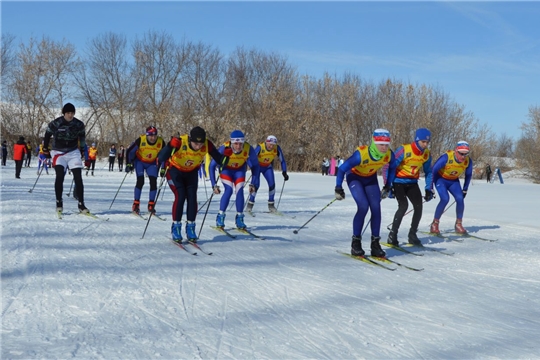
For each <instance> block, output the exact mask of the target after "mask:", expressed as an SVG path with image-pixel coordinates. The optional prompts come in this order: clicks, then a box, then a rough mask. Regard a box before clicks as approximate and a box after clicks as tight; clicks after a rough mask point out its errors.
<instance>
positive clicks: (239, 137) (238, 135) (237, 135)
mask: <svg viewBox="0 0 540 360" xmlns="http://www.w3.org/2000/svg"><path fill="white" fill-rule="evenodd" d="M244 141H245V140H244V133H243V132H241V131H240V130H234V131H233V132H232V133H231V142H232V143H243V142H244Z"/></svg>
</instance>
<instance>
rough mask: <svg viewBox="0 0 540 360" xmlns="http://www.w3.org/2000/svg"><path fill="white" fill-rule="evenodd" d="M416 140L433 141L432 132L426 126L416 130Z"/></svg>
mask: <svg viewBox="0 0 540 360" xmlns="http://www.w3.org/2000/svg"><path fill="white" fill-rule="evenodd" d="M414 141H431V132H430V131H429V130H428V129H426V128H420V129H418V130H416V135H415V136H414Z"/></svg>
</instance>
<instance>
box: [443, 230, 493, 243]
mask: <svg viewBox="0 0 540 360" xmlns="http://www.w3.org/2000/svg"><path fill="white" fill-rule="evenodd" d="M449 234H452V235H460V236H463V237H464V238H471V239H476V240H482V241H489V242H496V241H499V240H498V239H487V238H483V237H480V236H476V235H471V234H469V233H466V234H458V233H454V232H449Z"/></svg>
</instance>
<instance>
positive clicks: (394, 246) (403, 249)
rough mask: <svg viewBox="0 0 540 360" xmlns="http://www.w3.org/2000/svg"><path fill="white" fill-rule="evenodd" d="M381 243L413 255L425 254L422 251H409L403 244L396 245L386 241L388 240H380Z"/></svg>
mask: <svg viewBox="0 0 540 360" xmlns="http://www.w3.org/2000/svg"><path fill="white" fill-rule="evenodd" d="M380 244H381V245H384V246H386V247H389V248H392V249H396V250H399V251H402V252H404V253H407V254H412V255H415V256H424V254H422V253H416V252H414V251H409V250H407V249H405V248H403V247H401V246H396V245H392V244H390V243H386V242H382V241H381V242H380Z"/></svg>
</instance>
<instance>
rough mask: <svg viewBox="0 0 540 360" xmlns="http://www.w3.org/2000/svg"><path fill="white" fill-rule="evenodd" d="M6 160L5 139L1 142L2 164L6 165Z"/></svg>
mask: <svg viewBox="0 0 540 360" xmlns="http://www.w3.org/2000/svg"><path fill="white" fill-rule="evenodd" d="M6 160H7V141H6V140H4V141H3V142H2V166H6Z"/></svg>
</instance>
